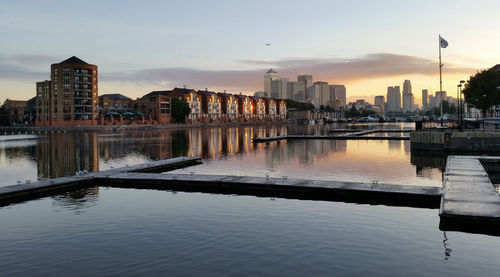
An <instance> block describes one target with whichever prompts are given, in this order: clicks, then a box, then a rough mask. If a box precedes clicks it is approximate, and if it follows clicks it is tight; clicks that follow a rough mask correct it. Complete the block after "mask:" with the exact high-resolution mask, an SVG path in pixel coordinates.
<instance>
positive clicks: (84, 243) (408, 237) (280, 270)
mask: <svg viewBox="0 0 500 277" xmlns="http://www.w3.org/2000/svg"><path fill="white" fill-rule="evenodd" d="M0 222H2V224H1V225H0V249H1V250H2V251H1V253H0V268H2V275H6V276H15V275H51V276H62V275H70V276H73V275H75V276H92V275H99V276H100V275H122V274H126V275H160V274H161V275H169V276H172V275H173V276H176V275H183V276H184V275H208V276H235V275H260V276H262V275H266V276H269V275H278V276H310V275H313V276H317V275H322V276H326V275H329V276H331V275H338V274H340V273H342V274H345V275H349V276H358V275H364V276H420V275H426V276H473V275H477V274H480V275H481V276H496V275H497V274H498V262H497V260H496V257H498V256H499V255H500V239H498V238H496V237H490V236H484V235H474V234H467V233H458V232H442V231H439V229H438V224H439V219H438V211H437V210H432V209H415V208H404V207H387V206H370V205H356V204H346V203H339V202H324V201H304V200H289V199H268V198H257V197H252V196H225V195H212V194H202V193H181V192H179V193H172V192H169V191H154V190H135V189H116V188H92V189H88V190H84V191H78V192H73V193H67V194H62V195H58V196H54V197H48V198H43V199H39V200H34V201H29V202H26V203H22V204H17V205H12V206H8V207H3V208H0Z"/></svg>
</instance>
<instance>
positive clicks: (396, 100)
mask: <svg viewBox="0 0 500 277" xmlns="http://www.w3.org/2000/svg"><path fill="white" fill-rule="evenodd" d="M387 112H392V113H394V112H396V113H397V112H401V92H400V88H399V86H394V87H388V88H387Z"/></svg>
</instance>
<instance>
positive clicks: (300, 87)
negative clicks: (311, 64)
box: [287, 82, 305, 101]
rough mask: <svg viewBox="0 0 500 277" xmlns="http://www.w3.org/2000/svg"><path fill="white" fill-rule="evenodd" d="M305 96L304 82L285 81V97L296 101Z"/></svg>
mask: <svg viewBox="0 0 500 277" xmlns="http://www.w3.org/2000/svg"><path fill="white" fill-rule="evenodd" d="M304 97H305V84H304V83H299V82H288V83H287V99H293V100H297V101H304Z"/></svg>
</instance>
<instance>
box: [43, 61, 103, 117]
mask: <svg viewBox="0 0 500 277" xmlns="http://www.w3.org/2000/svg"><path fill="white" fill-rule="evenodd" d="M50 72H51V73H50V81H49V80H46V81H42V82H37V83H36V95H37V99H36V106H37V112H38V115H37V120H36V121H35V124H36V126H78V125H97V123H98V122H97V120H98V116H99V109H98V96H97V89H98V86H97V84H98V77H97V76H98V75H97V65H93V64H88V63H86V62H84V61H83V60H81V59H79V58H77V57H75V56H73V57H71V58H69V59H66V60H64V61H62V62H60V63H55V64H52V65H51V66H50Z"/></svg>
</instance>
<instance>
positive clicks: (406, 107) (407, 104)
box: [403, 93, 413, 113]
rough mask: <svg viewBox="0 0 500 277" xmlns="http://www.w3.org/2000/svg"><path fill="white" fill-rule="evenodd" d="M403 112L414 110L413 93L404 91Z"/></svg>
mask: <svg viewBox="0 0 500 277" xmlns="http://www.w3.org/2000/svg"><path fill="white" fill-rule="evenodd" d="M403 112H405V113H406V112H413V93H403Z"/></svg>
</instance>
